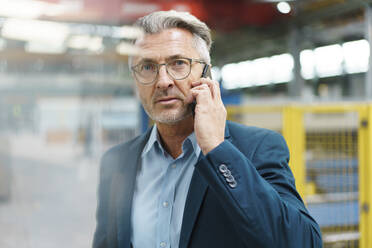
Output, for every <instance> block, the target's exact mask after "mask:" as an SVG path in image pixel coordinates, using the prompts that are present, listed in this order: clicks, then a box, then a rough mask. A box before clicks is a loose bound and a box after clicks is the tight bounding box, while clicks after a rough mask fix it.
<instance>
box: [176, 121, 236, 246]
mask: <svg viewBox="0 0 372 248" xmlns="http://www.w3.org/2000/svg"><path fill="white" fill-rule="evenodd" d="M225 140H230V141H231V137H230V132H229V128H228V123H226V127H225ZM203 158H204V155H203V153H200V156H199V158H198V162H199V161H200V160H202V159H203ZM207 188H208V184H207V182H206V181H205V180H204V178H202V176H201V175H200V174H199V173H198V172H197V171H196V170H194V173H193V176H192V179H191V183H190V187H189V191H188V193H187V198H186V204H185V209H184V212H183V219H182V228H181V235H180V243H179V248H187V246H188V243H189V241H190V237H191V232H192V230H193V227H194V225H195V222H196V217H197V216H198V213H199V209H200V206H201V204H202V202H203V199H204V196H205V194H206V192H207Z"/></svg>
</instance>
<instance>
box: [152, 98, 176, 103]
mask: <svg viewBox="0 0 372 248" xmlns="http://www.w3.org/2000/svg"><path fill="white" fill-rule="evenodd" d="M179 100H180V99H179V98H177V97H164V98H160V99H157V100H156V103H161V104H171V103H175V102H176V101H179Z"/></svg>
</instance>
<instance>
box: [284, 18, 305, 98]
mask: <svg viewBox="0 0 372 248" xmlns="http://www.w3.org/2000/svg"><path fill="white" fill-rule="evenodd" d="M300 44H301V38H300V30H299V28H298V27H296V26H295V25H293V27H292V30H291V33H290V37H289V42H288V46H289V51H290V54H291V55H292V57H293V62H294V67H293V79H292V81H291V82H289V85H288V94H289V96H290V97H294V98H300V97H301V95H302V92H303V90H304V86H305V80H304V79H303V78H302V75H301V63H300V52H301V45H300Z"/></svg>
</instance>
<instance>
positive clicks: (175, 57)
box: [165, 54, 185, 60]
mask: <svg viewBox="0 0 372 248" xmlns="http://www.w3.org/2000/svg"><path fill="white" fill-rule="evenodd" d="M179 58H185V56H184V55H181V54H176V55H172V56H170V57H168V58H166V59H165V60H172V59H179Z"/></svg>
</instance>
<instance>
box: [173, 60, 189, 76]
mask: <svg viewBox="0 0 372 248" xmlns="http://www.w3.org/2000/svg"><path fill="white" fill-rule="evenodd" d="M190 70H191V64H190V61H189V60H187V59H174V60H172V61H169V62H168V63H167V71H168V73H169V74H170V75H171V76H172V77H173V78H174V79H176V80H177V79H184V78H185V77H187V76H188V75H189V73H190Z"/></svg>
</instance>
